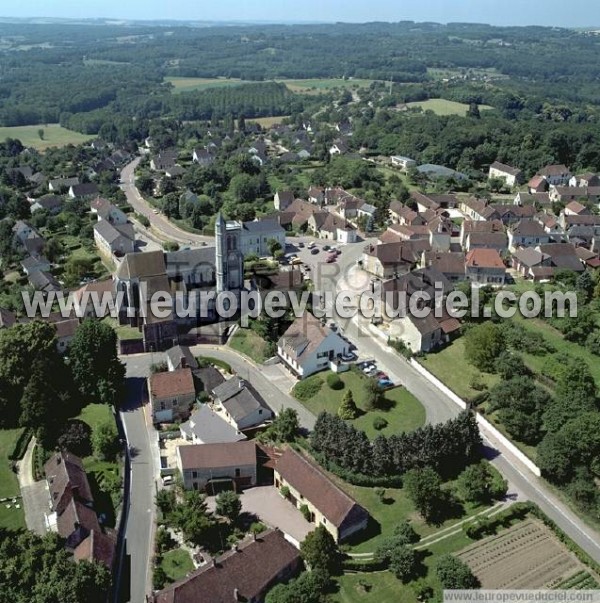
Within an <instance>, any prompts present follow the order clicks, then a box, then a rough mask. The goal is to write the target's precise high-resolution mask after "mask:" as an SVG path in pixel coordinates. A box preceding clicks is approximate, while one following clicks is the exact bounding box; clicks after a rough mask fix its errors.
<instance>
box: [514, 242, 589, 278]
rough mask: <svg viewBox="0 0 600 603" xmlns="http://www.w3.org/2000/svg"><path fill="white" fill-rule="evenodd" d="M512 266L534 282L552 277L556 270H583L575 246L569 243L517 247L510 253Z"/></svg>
mask: <svg viewBox="0 0 600 603" xmlns="http://www.w3.org/2000/svg"><path fill="white" fill-rule="evenodd" d="M512 266H513V268H514V269H515V270H517V271H518V272H519V273H520V274H521V275H522V276H524V277H525V278H527V279H530V280H532V281H534V282H538V281H543V280H550V279H552V278H553V277H554V274H555V272H556V270H572V271H574V272H583V271H584V270H585V267H584V264H583V262H582V260H581V258H580V257H579V255H578V254H577V251H576V249H575V247H574V246H573V245H571V244H569V243H550V244H547V245H538V246H537V247H535V248H531V247H530V248H523V249H518V250H517V251H515V252H514V253H513V255H512Z"/></svg>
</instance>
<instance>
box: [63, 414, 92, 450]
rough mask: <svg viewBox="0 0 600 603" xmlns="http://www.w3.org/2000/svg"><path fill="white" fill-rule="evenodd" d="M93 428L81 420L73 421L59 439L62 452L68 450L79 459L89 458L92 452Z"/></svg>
mask: <svg viewBox="0 0 600 603" xmlns="http://www.w3.org/2000/svg"><path fill="white" fill-rule="evenodd" d="M91 436H92V429H91V427H90V426H89V425H88V424H87V423H85V422H84V421H81V420H79V419H71V420H70V421H69V422H68V423H67V425H66V426H65V428H64V430H63V432H62V433H61V434H60V436H59V437H58V439H57V442H56V443H57V445H58V447H59V448H60V449H61V450H68V451H69V452H72V453H73V454H75V455H77V456H79V457H82V458H83V457H86V456H89V455H90V454H91V452H92V446H91Z"/></svg>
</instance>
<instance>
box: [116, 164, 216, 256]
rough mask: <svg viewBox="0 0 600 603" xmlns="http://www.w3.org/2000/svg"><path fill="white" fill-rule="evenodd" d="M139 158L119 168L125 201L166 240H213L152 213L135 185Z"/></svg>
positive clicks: (186, 242)
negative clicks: (146, 219)
mask: <svg viewBox="0 0 600 603" xmlns="http://www.w3.org/2000/svg"><path fill="white" fill-rule="evenodd" d="M140 161H141V158H140V157H138V158H137V159H134V160H133V161H132V162H131V163H128V164H127V165H126V166H125V167H124V168H123V169H122V170H121V190H122V191H123V192H124V193H125V196H126V197H127V202H128V203H129V205H131V207H133V209H134V210H135V211H136V212H137V213H138V214H141V215H143V216H146V218H148V220H150V227H151V229H152V231H153V232H155V233H156V234H158V235H159V236H160V237H161V238H163V239H164V240H166V241H175V242H176V243H180V244H181V245H186V246H194V245H202V244H209V243H213V242H214V238H213V237H206V236H203V235H198V234H193V233H190V232H186V231H185V230H183V229H182V228H179V227H178V226H176V225H175V224H173V223H172V222H171V221H169V219H168V218H166V217H165V216H164V215H162V214H157V213H154V208H153V207H152V206H151V205H150V204H149V203H148V202H147V201H146V200H145V199H144V197H142V195H141V194H140V191H139V190H138V189H137V187H136V186H135V169H136V167H137V166H138V164H139V163H140Z"/></svg>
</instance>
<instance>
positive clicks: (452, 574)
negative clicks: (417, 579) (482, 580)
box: [435, 554, 479, 590]
mask: <svg viewBox="0 0 600 603" xmlns="http://www.w3.org/2000/svg"><path fill="white" fill-rule="evenodd" d="M435 572H436V574H437V577H438V578H439V580H440V582H441V583H442V586H443V587H444V588H445V589H448V590H456V589H458V590H460V589H473V588H478V587H479V580H477V578H476V577H475V576H474V575H473V572H472V571H471V568H470V567H469V566H468V565H467V564H466V563H465V562H464V561H461V560H460V559H458V558H457V557H454V556H452V555H450V554H446V555H442V556H441V557H440V558H439V559H438V562H437V564H436V567H435Z"/></svg>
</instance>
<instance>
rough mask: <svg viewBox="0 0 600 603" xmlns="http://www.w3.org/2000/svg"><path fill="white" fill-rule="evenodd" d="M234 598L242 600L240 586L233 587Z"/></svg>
mask: <svg viewBox="0 0 600 603" xmlns="http://www.w3.org/2000/svg"><path fill="white" fill-rule="evenodd" d="M233 600H234V601H241V599H240V591H239V589H238V588H234V589H233Z"/></svg>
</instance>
